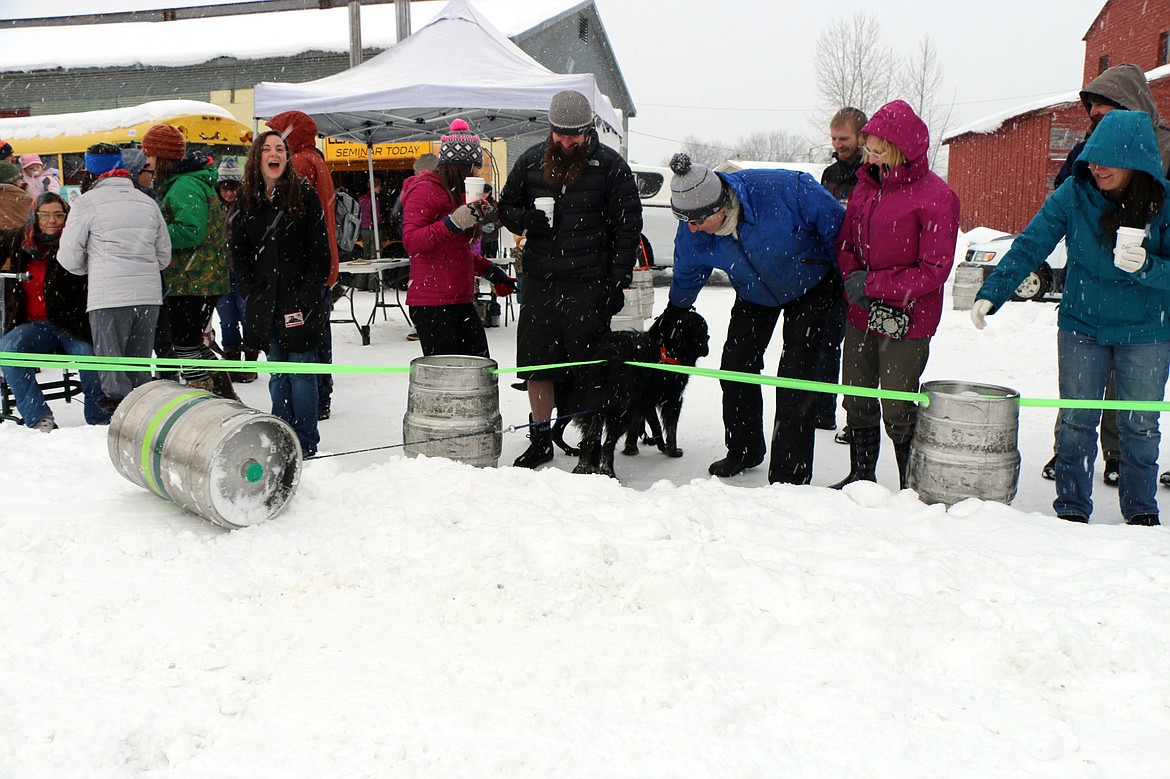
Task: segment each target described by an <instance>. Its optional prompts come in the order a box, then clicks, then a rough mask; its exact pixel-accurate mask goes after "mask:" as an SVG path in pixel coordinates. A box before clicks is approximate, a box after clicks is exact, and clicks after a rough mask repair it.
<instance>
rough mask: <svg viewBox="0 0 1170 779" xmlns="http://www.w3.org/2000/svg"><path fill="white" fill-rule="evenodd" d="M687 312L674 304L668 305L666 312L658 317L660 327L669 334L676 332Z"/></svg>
mask: <svg viewBox="0 0 1170 779" xmlns="http://www.w3.org/2000/svg"><path fill="white" fill-rule="evenodd" d="M686 312H687V310H686V309H685V308H682V307H681V306H676V305H675V304H674V303H669V302H668V303H667V304H666V310H664V311H663V312H662V313H661V314H659V315H658V326H659V327H660V328H661V329H662V332H664V333H669V332H671V331H672V330H674V326H675V325H677V324H678V323H679V321H681V320H682V317H683V314H685V313H686Z"/></svg>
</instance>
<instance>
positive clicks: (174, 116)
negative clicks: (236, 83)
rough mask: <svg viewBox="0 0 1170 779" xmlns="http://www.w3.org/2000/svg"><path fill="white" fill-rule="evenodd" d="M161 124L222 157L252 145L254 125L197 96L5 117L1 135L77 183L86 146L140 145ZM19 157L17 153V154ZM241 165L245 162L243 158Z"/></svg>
mask: <svg viewBox="0 0 1170 779" xmlns="http://www.w3.org/2000/svg"><path fill="white" fill-rule="evenodd" d="M156 124H170V125H174V126H175V127H178V128H179V130H180V131H181V132H182V133H183V137H185V138H186V139H187V148H188V150H191V149H194V150H197V151H202V152H204V153H206V154H208V155H209V156H211V157H213V158H215V159H220V158H222V157H225V156H229V155H230V156H234V157H239V158H241V160H240V161H241V163H242V158H243V157H245V156H246V155H247V153H248V147H249V146H251V145H252V128H251V127H249V126H248V125H246V124H242V123H241V122H239V121H237V120H236V119H235V118H234V117H233V116H232V115H231V113H230V112H228V111H227V109H224V108H221V107H219V106H217V105H213V104H211V103H204V102H201V101H198V100H156V101H153V102H149V103H143V104H141V105H137V106H128V107H125V108H109V109H105V110H101V111H85V112H81V113H75V114H43V115H40V116H16V117H8V118H3V119H0V139H3V140H4V141H7V142H8V143H9V144H11V145H12V149H13V154H14V157H19V156H20V155H22V154H39V155H40V156H41V160H42V161H43V162H44V163H45V167H46V168H56V169H57V170H58V171H60V178H61V183H62V184H65V185H77V184H80V183H81V176H82V173H83V172H84V171H83V169H84V167H85V150H86V149H87V148H89V147H90V146H92V145H93V144H95V143H112V144H115V145H117V146H122V147H127V146H138V145H140V144H141V143H142V136H144V135H146V131H147V130H149V129H150V128H151V127H153V126H154V125H156ZM13 161H15V159H14V160H13ZM240 167H241V168H242V167H243V165H242V164H241V166H240Z"/></svg>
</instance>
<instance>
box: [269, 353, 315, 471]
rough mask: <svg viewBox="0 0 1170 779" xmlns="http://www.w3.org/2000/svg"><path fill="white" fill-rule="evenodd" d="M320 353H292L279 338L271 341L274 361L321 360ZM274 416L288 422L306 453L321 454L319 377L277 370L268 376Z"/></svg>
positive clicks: (270, 355) (270, 359)
mask: <svg viewBox="0 0 1170 779" xmlns="http://www.w3.org/2000/svg"><path fill="white" fill-rule="evenodd" d="M317 355H318V352H317V350H316V349H314V350H313V351H311V352H288V351H285V349H284V347H283V346H281V345H280V344H279V343H278V342H277V340H276V339H275V338H273V339H272V340H271V342H270V343H269V344H268V359H269V361H271V362H311V363H315V362H317ZM268 394H269V395H271V396H272V414H273V416H276V417H279V418H280V419H283V420H284V421H285V422H288V423H289V424H290V425H291V426H292V429H293V432H295V433H296V434H297V440H298V441H300V442H301V449H302V450H303V451H304V453H305V455H312V454H316V453H317V444H318V443H319V442H320V441H321V434H320V433H318V432H317V377H316V375H314V374H312V373H273V374H272V375H271V376H269V378H268Z"/></svg>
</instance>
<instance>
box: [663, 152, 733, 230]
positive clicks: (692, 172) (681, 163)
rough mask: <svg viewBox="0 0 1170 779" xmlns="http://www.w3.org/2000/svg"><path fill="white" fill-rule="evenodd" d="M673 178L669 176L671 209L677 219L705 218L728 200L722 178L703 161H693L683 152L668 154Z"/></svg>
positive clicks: (694, 219) (692, 219)
mask: <svg viewBox="0 0 1170 779" xmlns="http://www.w3.org/2000/svg"><path fill="white" fill-rule="evenodd" d="M670 169H671V170H672V171H674V178H673V179H671V180H670V210H671V211H673V212H674V215H675V216H676V217H678V218H679V219H680V220H686V221H696V220H699V219H706V218H707V217H709V216H711V215H712V214H714V213H715V212H716V211H718V210H719V209H721V208H723V205H724V203H726V202H727V193H726V192H725V191H724V188H723V181H722V180H721V179H720V178H719V176H717V175H716V174H715V172H714V171H712V170H711V169H710V168H707V167H705V166H703V165H698V164H694V163H692V162H691V158H690V157H688V156H687V155H686V154H681V153H680V154H676V155H674V156H673V157H671V158H670Z"/></svg>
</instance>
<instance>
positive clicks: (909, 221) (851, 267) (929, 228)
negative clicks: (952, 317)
mask: <svg viewBox="0 0 1170 779" xmlns="http://www.w3.org/2000/svg"><path fill="white" fill-rule="evenodd" d="M861 131H862V132H863V133H868V134H870V135H876V136H878V137H879V138H883V139H885V140H886V141H889V142H890V143H892V144H894V145H895V146H897V147H898V148H899V149H901V151H902V153H903V154H904V155H905V156H906V160H907V163H906V165H904V166H900V167H898V168H896V169H893V170H886V171H884V172H883V171H882V170H881V166H880V165H873V164H867V165H863V166H862V167H861V170H859V171H858V172H857V187H856V188H855V189H854V190H853V194H852V195H851V196H850V198H849V205H848V207H846V209H845V222H844V224H842V225H841V234H840V236H839V237H838V239H837V265H838V267H839V268H840V270H841V277H842V278H847V277H848V276H849V274H850V273H852V272H853V271H855V270H868V271H869V276H868V278H867V279H866V282H865V294H866V296H868V297H870V298H873V299H874V300H881V301H884V302H886V303H889V304H891V305H895V306H899V307H903V308H904V307H905V306H907V305H909V304H910V303H911V302H913V304H914V305H913V308H912V309H911V312H910V329H909V331H908V332H907V333H906V336H905V337H906V338H926V337H928V336H932V335H934V333H935V330H937V329H938V322H939V319H940V318H941V317H942V303H943V285H944V284H945V283H946V280H947V277H948V276H950V273H951V265H952V264H954V261H955V240H956V238H957V236H958V231H959V198H958V196H956V195H955V193H954V192H953V191H952V190H951V188H950V187H948V186H947V184H946V182H945V181H943V180H942V179H941V178H939V177H938V176H937V175H935V174H934V173H932V172H931V171H930V168H929V166H928V163H927V158H926V153H927V149H928V148H929V146H930V135H929V133H928V132H927V129H926V125H925V124H924V123H923V121H922V120H921V119H919V118H918V115H917V114H915V113H914V110H913V109H912V108H910V106H909V105H907V104H906V103H904V102H903V101H901V100H895V101H894V102H892V103H887V104H886V105H884V106H882V107H881V108H879V109H878V110H877V112H876V113H875V114H874V115H873V118H872V119H870V120H869V121H868V122H867V123H866V125H865V126H864V127H862V128H861ZM846 316H847V318H848V320H849V323H850V324H852V325H854V326H855V327H857V328H859V329H861V330H865V329H866V322H867V320H868V314H867V312H866V311H865V309H863V308H861V307H860V306H855V305H850V306H849V311H848V313H847V314H846ZM883 337H884V336H883Z"/></svg>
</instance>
